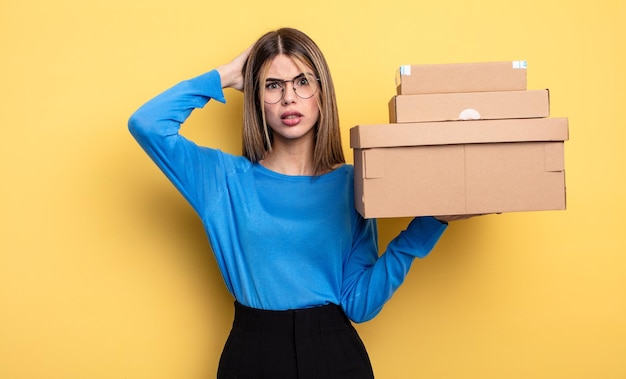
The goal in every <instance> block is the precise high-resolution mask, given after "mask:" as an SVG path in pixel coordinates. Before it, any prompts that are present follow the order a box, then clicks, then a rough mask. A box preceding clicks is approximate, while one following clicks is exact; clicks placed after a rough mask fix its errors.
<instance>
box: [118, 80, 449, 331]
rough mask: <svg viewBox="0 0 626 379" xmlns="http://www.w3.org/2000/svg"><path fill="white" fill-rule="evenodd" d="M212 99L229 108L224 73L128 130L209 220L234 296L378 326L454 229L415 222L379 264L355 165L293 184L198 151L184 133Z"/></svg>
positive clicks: (164, 99) (142, 116)
mask: <svg viewBox="0 0 626 379" xmlns="http://www.w3.org/2000/svg"><path fill="white" fill-rule="evenodd" d="M210 99H215V100H218V101H220V102H225V99H224V95H223V92H222V87H221V81H220V77H219V74H218V73H217V72H216V71H210V72H208V73H206V74H204V75H201V76H199V77H197V78H194V79H191V80H187V81H184V82H182V83H180V84H178V85H176V86H174V87H173V88H171V89H169V90H167V91H165V92H163V93H162V94H160V95H159V96H157V97H155V98H154V99H152V100H150V101H149V102H148V103H146V104H145V105H143V106H142V107H141V108H140V109H139V110H137V111H136V112H135V113H134V114H133V115H132V116H131V118H130V121H129V129H130V131H131V133H132V135H133V136H134V137H135V139H136V140H137V141H138V142H139V144H140V145H141V146H142V148H143V149H144V150H145V151H146V152H147V154H148V155H149V156H150V157H151V158H152V159H153V160H154V161H155V163H156V164H157V165H158V166H159V168H160V169H161V170H162V171H163V172H164V173H165V175H166V176H167V177H168V178H169V179H170V180H171V181H172V183H173V184H174V185H175V186H176V187H177V188H178V190H179V191H180V192H181V193H182V194H183V196H184V197H185V198H186V199H187V201H189V203H190V204H191V206H192V207H193V208H194V210H195V211H196V212H197V214H198V215H199V216H200V218H201V219H202V222H203V225H204V227H205V230H206V233H207V235H208V238H209V241H210V243H211V247H212V250H213V253H214V255H215V258H216V260H217V263H218V265H219V268H220V270H221V273H222V277H223V279H224V282H225V283H226V286H227V288H228V290H229V291H230V293H231V294H232V295H233V296H234V297H235V299H236V300H237V301H239V302H240V303H241V304H243V305H245V306H248V307H253V308H259V309H271V310H286V309H294V308H307V307H314V306H319V305H323V304H328V303H334V304H339V305H341V307H342V308H343V309H344V311H345V312H346V314H347V315H348V317H349V318H350V319H351V320H353V321H355V322H363V321H367V320H369V319H371V318H373V317H374V316H375V315H376V314H378V312H380V310H381V309H382V307H383V305H384V304H385V302H386V301H387V300H389V298H390V297H391V296H392V294H393V292H394V291H395V290H396V289H397V288H398V287H399V286H400V284H401V283H402V282H403V280H404V278H405V276H406V274H407V273H408V271H409V268H410V266H411V263H412V262H413V260H414V259H415V257H424V256H426V255H427V254H428V253H429V252H430V250H431V249H432V248H433V246H434V245H435V243H436V242H437V240H438V239H439V237H440V236H441V234H442V233H443V231H444V230H445V228H446V224H444V223H441V222H439V221H438V220H436V219H435V218H433V217H420V218H415V219H414V220H412V221H411V223H410V224H409V226H408V227H407V230H405V231H403V232H401V233H400V234H399V236H398V237H396V238H395V239H394V240H393V241H391V242H390V243H389V245H388V246H387V249H386V251H385V252H384V253H383V254H382V255H381V256H380V257H379V254H378V241H377V240H378V236H377V229H376V221H375V220H366V219H363V217H361V216H360V215H359V214H358V213H357V212H356V211H355V209H354V193H353V167H352V166H351V165H347V164H346V165H343V166H341V167H339V168H337V169H335V170H334V171H331V172H329V173H327V174H324V175H321V176H318V177H309V176H289V175H283V174H280V173H276V172H273V171H270V170H268V169H266V168H265V167H263V166H262V165H260V164H258V163H251V162H250V161H249V160H248V159H246V158H244V157H241V156H234V155H230V154H227V153H224V152H222V151H220V150H217V149H212V148H207V147H201V146H198V145H196V144H195V143H193V142H191V141H189V140H188V139H186V138H185V137H183V136H182V135H180V134H179V129H180V126H181V124H182V123H183V122H184V121H185V120H186V119H187V117H189V115H190V114H191V112H192V111H193V110H194V109H196V108H202V107H203V106H204V105H205V104H206V103H207V102H208V101H209V100H210Z"/></svg>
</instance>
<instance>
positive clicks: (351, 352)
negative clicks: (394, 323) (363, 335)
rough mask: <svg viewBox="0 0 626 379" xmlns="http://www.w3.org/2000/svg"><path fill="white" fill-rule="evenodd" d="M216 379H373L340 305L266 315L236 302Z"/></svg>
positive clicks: (370, 368)
mask: <svg viewBox="0 0 626 379" xmlns="http://www.w3.org/2000/svg"><path fill="white" fill-rule="evenodd" d="M217 378H218V379H235V378H236V379H371V378H374V374H373V371H372V366H371V364H370V360H369V357H368V355H367V351H366V350H365V346H364V345H363V342H362V341H361V339H360V338H359V336H358V334H357V332H356V330H355V329H354V327H353V326H352V324H351V323H350V321H349V320H348V318H347V317H346V315H345V314H344V312H343V310H342V309H341V307H339V306H337V305H334V304H330V305H325V306H321V307H316V308H307V309H298V310H289V311H266V310H259V309H253V308H249V307H245V306H243V305H241V304H239V303H238V302H235V320H234V322H233V328H232V330H231V332H230V335H229V337H228V340H227V341H226V345H225V346H224V351H223V352H222V356H221V359H220V363H219V368H218V372H217Z"/></svg>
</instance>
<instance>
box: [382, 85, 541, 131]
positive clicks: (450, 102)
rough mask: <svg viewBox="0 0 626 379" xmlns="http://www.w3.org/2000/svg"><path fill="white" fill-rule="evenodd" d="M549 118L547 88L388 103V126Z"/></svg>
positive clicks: (431, 96) (422, 97)
mask: <svg viewBox="0 0 626 379" xmlns="http://www.w3.org/2000/svg"><path fill="white" fill-rule="evenodd" d="M549 115H550V97H549V92H548V90H547V89H545V90H533V91H495V92H467V93H442V94H423V95H396V96H394V97H393V98H392V99H391V101H389V122H391V123H403V122H428V121H455V120H478V119H482V120H490V119H509V118H512V119H515V118H541V117H548V116H549Z"/></svg>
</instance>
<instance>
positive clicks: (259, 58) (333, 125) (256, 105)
mask: <svg viewBox="0 0 626 379" xmlns="http://www.w3.org/2000/svg"><path fill="white" fill-rule="evenodd" d="M278 55H286V56H288V57H290V58H291V59H293V60H294V62H295V63H296V64H297V65H298V66H301V67H302V68H304V67H305V66H308V67H311V69H313V74H314V75H315V76H316V77H317V78H318V79H319V89H318V93H317V97H316V98H317V102H318V107H319V110H320V115H319V119H318V121H317V124H316V125H315V141H314V150H313V164H314V167H315V172H316V173H318V174H319V173H323V172H326V171H328V170H331V169H333V168H334V167H335V166H337V165H338V164H341V163H345V158H344V156H343V149H342V146H341V135H340V129H339V114H338V111H337V99H336V96H335V87H334V85H333V81H332V78H331V75H330V70H329V68H328V64H327V63H326V59H325V58H324V55H323V54H322V52H321V51H320V49H319V47H318V46H317V45H316V44H315V42H313V40H312V39H311V38H309V37H308V36H307V35H306V34H304V33H302V32H301V31H299V30H296V29H292V28H282V29H278V30H275V31H272V32H269V33H266V34H265V35H263V36H262V37H261V38H259V40H257V42H256V43H255V44H254V46H253V47H252V50H251V51H250V55H249V57H248V60H247V62H246V64H245V66H244V68H243V77H244V114H243V155H244V156H245V157H247V158H248V159H249V160H250V161H251V162H258V161H260V160H262V159H263V158H264V156H265V154H266V152H268V151H271V149H272V133H271V130H270V129H269V128H268V126H267V123H266V122H265V112H264V106H263V94H264V91H262V89H263V88H264V83H265V79H266V75H267V70H268V68H269V65H270V64H271V62H272V60H273V59H274V58H275V57H276V56H278Z"/></svg>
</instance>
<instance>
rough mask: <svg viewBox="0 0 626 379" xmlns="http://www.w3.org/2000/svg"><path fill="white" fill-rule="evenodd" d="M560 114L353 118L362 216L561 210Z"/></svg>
mask: <svg viewBox="0 0 626 379" xmlns="http://www.w3.org/2000/svg"><path fill="white" fill-rule="evenodd" d="M567 139H568V120H567V118H538V119H526V120H521V119H511V120H479V121H448V122H434V123H407V124H394V125H388V124H382V125H358V126H355V127H353V128H352V129H350V145H351V147H352V148H353V149H354V181H355V183H354V187H355V206H356V209H357V210H358V211H359V213H360V214H361V215H362V216H363V217H366V218H384V217H412V216H426V215H461V214H485V213H501V212H516V211H539V210H559V209H565V162H564V141H566V140H567Z"/></svg>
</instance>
